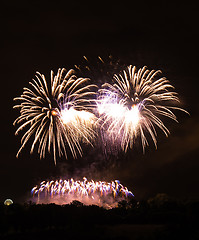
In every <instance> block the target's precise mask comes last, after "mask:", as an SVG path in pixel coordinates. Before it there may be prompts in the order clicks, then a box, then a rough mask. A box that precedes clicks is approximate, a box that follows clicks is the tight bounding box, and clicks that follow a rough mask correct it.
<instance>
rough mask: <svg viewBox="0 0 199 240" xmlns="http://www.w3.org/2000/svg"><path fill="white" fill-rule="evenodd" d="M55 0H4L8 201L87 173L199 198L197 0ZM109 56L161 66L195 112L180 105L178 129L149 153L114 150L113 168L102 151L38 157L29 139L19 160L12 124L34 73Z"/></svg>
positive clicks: (4, 189) (140, 194)
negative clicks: (89, 1) (174, 0)
mask: <svg viewBox="0 0 199 240" xmlns="http://www.w3.org/2000/svg"><path fill="white" fill-rule="evenodd" d="M13 2H14V1H13ZM41 2H42V3H41ZM49 2H50V1H34V2H33V3H30V2H29V1H26V3H23V4H22V3H19V2H18V1H15V2H14V3H12V1H4V3H2V4H1V41H2V43H1V84H2V87H1V125H0V126H1V145H0V146H1V151H0V157H1V160H0V189H1V194H0V201H4V200H5V199H6V198H11V199H13V200H14V201H24V200H25V199H26V198H27V197H28V196H29V195H30V190H31V188H32V187H33V186H34V185H36V184H37V183H38V181H40V180H44V179H47V178H48V179H50V178H51V177H59V176H62V177H63V176H65V177H66V178H68V177H71V176H73V174H74V177H75V178H78V176H80V177H82V175H83V174H84V173H85V174H87V175H86V176H88V177H92V178H93V179H94V180H95V179H97V180H99V179H101V180H103V179H105V180H108V181H110V180H112V179H119V180H120V181H121V183H123V184H124V185H126V186H127V187H128V188H129V190H131V191H132V192H133V193H134V194H135V196H136V198H137V199H144V198H148V197H153V196H154V195H156V194H157V193H167V194H168V195H170V196H172V197H175V198H180V199H184V198H191V199H192V198H198V197H199V191H198V170H199V102H198V53H199V52H198V42H199V37H198V20H199V19H198V13H197V6H195V5H194V4H193V3H191V2H189V3H187V2H186V1H183V2H181V4H180V5H178V4H171V5H167V1H164V3H159V5H155V4H152V3H151V1H148V3H147V4H144V3H133V1H130V2H131V4H130V5H129V4H127V2H126V3H123V1H115V3H114V5H111V4H109V5H102V3H100V2H98V3H94V2H93V6H92V5H83V3H82V4H81V5H79V4H78V3H71V4H68V3H66V2H67V1H65V4H63V3H60V2H57V1H56V3H55V1H54V3H53V1H52V3H49ZM110 54H111V55H112V56H113V57H114V58H115V59H117V60H118V59H120V60H121V61H122V62H123V63H125V64H126V65H128V64H132V65H136V66H138V67H142V66H144V65H146V66H147V67H148V68H149V69H151V70H152V69H161V70H162V75H164V76H166V77H167V78H168V79H169V80H170V81H171V84H172V85H174V86H175V88H176V89H175V90H176V91H177V92H178V93H179V97H180V99H181V102H182V106H183V107H184V108H185V109H186V110H187V111H189V113H190V116H189V115H187V114H185V113H181V112H175V113H176V115H177V117H178V120H179V123H178V124H177V123H175V122H172V121H166V124H167V127H168V128H169V130H170V132H171V135H170V136H169V137H168V138H166V137H165V136H164V135H163V133H161V132H158V133H159V135H158V149H157V150H156V149H155V147H154V146H153V143H152V141H150V146H149V147H148V148H147V149H146V153H145V154H144V155H143V153H142V149H141V148H139V147H135V149H133V150H131V151H128V152H127V154H120V155H119V156H118V157H113V158H115V160H114V161H113V163H112V164H110V163H107V165H106V160H105V159H104V157H103V156H102V154H101V153H100V152H99V150H97V149H92V150H90V149H86V151H85V154H84V156H83V158H82V159H78V160H74V161H73V160H71V159H69V160H68V161H67V160H63V159H62V160H61V161H60V162H59V161H58V164H57V166H56V167H55V166H54V163H53V160H52V158H50V157H47V158H46V159H42V160H40V159H39V157H38V156H37V155H36V154H33V155H30V154H29V150H30V148H29V147H30V145H27V148H25V149H24V151H22V154H21V155H20V157H19V158H18V159H17V158H16V157H15V155H16V153H17V151H18V148H19V147H20V137H19V136H15V134H14V133H15V130H16V128H15V127H14V126H13V124H12V123H13V121H14V120H15V119H16V117H17V116H18V114H19V113H18V111H17V110H14V109H12V107H13V105H14V102H13V98H14V97H17V96H20V94H21V93H22V89H23V87H25V86H26V87H28V82H29V81H30V80H31V79H32V78H33V77H34V74H35V72H36V71H39V72H41V73H43V74H45V75H46V77H47V79H50V70H54V71H55V72H56V71H57V69H58V68H59V67H65V68H66V69H70V68H72V67H73V66H74V65H75V64H77V65H78V64H81V62H82V57H83V56H84V55H85V56H87V57H88V59H89V57H90V58H91V59H95V58H97V56H101V57H102V58H107V56H109V55H110ZM101 158H102V160H100V159H101ZM116 158H117V159H116ZM100 161H102V162H103V164H101V165H103V167H102V166H101V165H100V164H99V162H100ZM96 162H97V163H96ZM107 162H109V161H108V160H107Z"/></svg>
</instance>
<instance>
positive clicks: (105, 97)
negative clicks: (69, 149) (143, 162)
mask: <svg viewBox="0 0 199 240" xmlns="http://www.w3.org/2000/svg"><path fill="white" fill-rule="evenodd" d="M159 73H161V71H159V70H158V71H155V70H152V71H149V70H148V69H147V68H146V67H143V68H140V69H139V70H138V71H137V72H136V67H135V66H134V67H133V66H131V65H130V66H128V67H127V70H124V71H123V72H122V73H121V74H115V75H114V76H113V80H114V84H112V85H111V84H109V83H105V84H103V85H102V88H101V89H100V90H99V99H98V101H97V111H98V114H99V116H100V119H101V122H102V127H103V128H104V129H105V130H106V132H107V133H108V135H109V137H110V138H111V140H112V141H113V142H116V141H119V142H120V144H121V147H122V149H123V150H125V151H126V150H127V149H128V147H130V148H132V146H133V144H134V141H135V139H136V138H137V137H138V136H140V138H141V142H142V146H143V151H144V149H145V147H146V145H148V140H147V138H148V137H147V136H150V137H151V138H152V140H153V142H154V144H155V146H156V147H157V140H156V136H157V132H156V127H158V128H160V129H161V130H162V131H163V132H164V133H165V135H166V136H168V134H169V130H168V129H167V127H166V126H165V125H164V123H163V121H162V120H161V119H160V116H166V117H168V118H170V119H173V120H174V121H176V122H177V118H176V116H175V114H174V113H173V110H174V109H178V110H182V111H185V110H183V109H181V108H179V107H177V106H176V105H177V104H178V103H179V102H180V101H179V98H178V96H177V93H176V92H174V91H173V90H172V89H174V87H173V86H172V85H171V84H170V83H169V81H168V80H167V79H166V78H165V77H161V78H158V74H159ZM185 112H186V111H185Z"/></svg>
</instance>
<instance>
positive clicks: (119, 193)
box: [31, 177, 134, 208]
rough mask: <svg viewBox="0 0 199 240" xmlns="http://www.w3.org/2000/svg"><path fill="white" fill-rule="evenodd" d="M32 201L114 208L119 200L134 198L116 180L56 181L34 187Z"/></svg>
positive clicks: (45, 182)
mask: <svg viewBox="0 0 199 240" xmlns="http://www.w3.org/2000/svg"><path fill="white" fill-rule="evenodd" d="M31 193H32V196H33V199H36V202H37V203H56V204H61V205H62V204H68V203H70V202H72V201H74V200H78V201H80V202H82V203H84V204H86V205H94V204H95V205H98V206H103V207H108V208H111V207H115V206H117V204H118V202H119V201H121V200H128V199H130V198H132V197H134V195H133V193H132V192H131V191H129V190H128V189H127V187H124V186H123V185H122V184H121V183H120V182H119V181H118V180H115V181H112V182H105V181H93V180H91V181H88V180H87V179H86V178H85V177H84V178H83V181H79V180H78V181H74V180H73V179H72V178H71V179H69V180H63V179H60V180H56V181H43V182H41V183H40V186H35V187H34V188H33V189H32V191H31Z"/></svg>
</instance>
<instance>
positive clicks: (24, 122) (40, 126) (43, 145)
mask: <svg viewBox="0 0 199 240" xmlns="http://www.w3.org/2000/svg"><path fill="white" fill-rule="evenodd" d="M88 80H89V79H88V78H77V77H76V76H75V75H74V70H70V71H68V72H67V71H66V70H65V69H64V68H63V69H58V72H57V75H54V73H53V71H51V84H50V87H49V86H48V84H47V81H46V78H45V76H44V75H43V74H40V73H39V72H37V73H36V75H35V79H33V80H32V81H31V82H29V84H30V85H31V88H26V87H25V88H24V89H23V94H22V95H21V96H20V97H16V98H14V100H19V101H20V102H21V103H20V104H19V105H15V106H14V108H19V109H20V116H19V117H18V118H17V119H16V120H15V121H14V125H15V124H20V126H19V127H18V129H17V131H16V135H17V134H18V133H19V132H20V131H21V130H23V129H24V128H28V130H27V131H26V132H25V133H24V135H23V136H22V138H21V147H20V149H19V151H18V153H17V157H18V155H19V153H20V152H21V150H22V149H23V147H24V146H25V145H26V143H27V142H28V140H29V139H30V138H31V137H32V136H33V138H34V139H33V142H32V147H31V153H32V152H33V150H34V148H35V146H36V144H37V146H38V153H39V155H40V158H42V157H43V158H44V157H45V154H46V151H48V152H51V151H52V152H53V156H54V161H55V164H56V155H57V154H56V153H58V155H59V157H61V156H62V155H65V156H66V157H67V147H66V146H68V147H69V149H70V151H71V153H72V155H73V157H74V158H76V157H77V153H79V154H80V155H81V154H82V148H81V146H80V141H81V140H83V141H85V142H87V143H91V139H93V138H94V135H95V134H94V130H93V129H92V125H93V124H94V122H95V121H96V118H95V115H94V114H92V113H91V112H90V110H91V109H92V107H93V106H92V100H90V99H88V97H89V96H92V95H93V94H95V93H94V92H93V91H92V90H91V89H92V88H93V87H95V85H89V84H88Z"/></svg>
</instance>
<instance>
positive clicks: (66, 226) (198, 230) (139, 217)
mask: <svg viewBox="0 0 199 240" xmlns="http://www.w3.org/2000/svg"><path fill="white" fill-rule="evenodd" d="M125 225H126V226H134V225H136V226H139V225H142V226H147V225H148V227H149V226H152V225H153V226H156V225H159V226H162V227H163V228H161V229H162V231H163V232H164V234H163V235H161V231H160V230H158V231H159V232H158V233H156V234H155V235H154V234H152V235H150V236H148V235H146V236H145V237H146V238H145V239H167V238H165V236H166V237H169V239H175V238H174V237H181V239H197V237H198V239H199V201H177V200H172V199H169V198H168V197H167V196H166V195H164V194H158V195H157V196H156V197H154V198H152V199H149V200H147V201H139V202H138V201H136V200H135V199H132V200H131V201H129V202H127V201H122V202H119V203H118V207H117V208H112V209H105V208H102V207H98V206H95V205H92V206H85V205H83V204H82V203H81V202H78V201H73V202H72V203H71V204H67V205H62V206H60V205H55V204H38V205H36V204H34V203H32V202H29V203H25V204H24V205H20V204H12V205H10V206H4V205H3V204H1V205H0V239H35V238H37V239H40V238H41V239H46V237H48V239H57V238H58V237H62V236H65V237H66V236H67V238H66V239H79V237H80V236H81V238H82V236H85V237H86V238H87V239H93V237H94V238H95V239H110V238H111V239H114V238H113V235H114V234H113V235H112V234H111V230H110V229H113V228H114V227H116V228H115V229H117V226H120V227H121V226H122V229H123V228H124V229H125V227H124V226H125ZM124 229H123V230H124ZM129 229H131V228H130V227H129ZM144 229H145V228H144ZM114 231H115V230H114ZM129 231H130V230H129ZM130 232H131V231H130ZM118 234H119V233H118ZM176 234H177V235H176ZM179 234H180V235H179ZM124 235H125V234H124ZM53 236H54V237H55V236H56V238H54V237H53ZM118 237H119V235H118ZM125 237H126V239H131V238H130V235H128V234H127V235H126V236H125ZM147 237H148V238H147ZM150 237H151V238H150ZM123 239H125V238H123ZM135 239H139V234H138V236H137V238H135Z"/></svg>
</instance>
